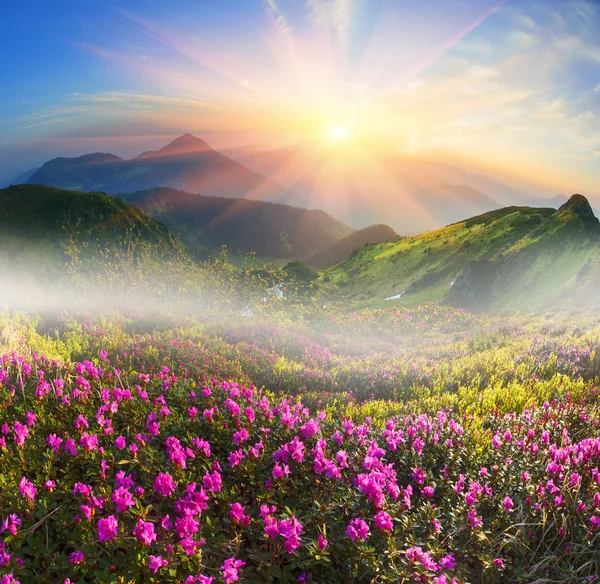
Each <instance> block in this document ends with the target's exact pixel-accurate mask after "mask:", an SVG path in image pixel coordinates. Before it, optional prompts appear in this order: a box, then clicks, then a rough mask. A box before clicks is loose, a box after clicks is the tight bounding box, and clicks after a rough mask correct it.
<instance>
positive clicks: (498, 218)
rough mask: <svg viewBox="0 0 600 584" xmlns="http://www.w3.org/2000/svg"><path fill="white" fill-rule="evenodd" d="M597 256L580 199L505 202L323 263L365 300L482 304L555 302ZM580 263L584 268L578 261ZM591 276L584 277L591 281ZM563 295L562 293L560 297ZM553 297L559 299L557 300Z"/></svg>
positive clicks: (587, 210)
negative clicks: (557, 203) (552, 204)
mask: <svg viewBox="0 0 600 584" xmlns="http://www.w3.org/2000/svg"><path fill="white" fill-rule="evenodd" d="M599 261H600V224H599V223H598V219H596V217H595V216H594V214H593V211H592V208H591V207H590V205H589V203H588V201H587V199H586V198H585V197H583V196H582V195H573V196H572V197H571V198H570V199H569V200H568V201H567V202H566V203H565V204H564V205H562V206H561V207H560V208H559V209H558V210H555V209H551V208H534V207H516V206H513V207H506V208H503V209H499V210H495V211H491V212H488V213H485V214H482V215H479V216H476V217H472V218H471V219H467V220H464V221H461V222H458V223H455V224H452V225H448V226H447V227H444V228H442V229H437V230H435V231H430V232H426V233H423V234H421V235H417V236H414V237H408V238H405V239H402V240H400V241H396V242H391V243H383V244H378V245H371V246H366V247H364V248H362V249H360V250H358V251H357V252H356V253H355V254H353V255H352V256H351V257H350V259H348V260H347V261H346V262H344V263H342V264H339V265H338V266H335V267H334V268H332V269H331V270H330V271H329V277H330V280H331V281H332V282H334V283H336V284H337V285H339V286H340V288H341V289H343V290H345V291H346V292H347V293H349V294H350V296H351V297H353V298H355V299H358V300H362V301H363V302H366V303H368V304H372V305H381V306H385V305H389V304H390V303H392V302H393V303H396V304H404V305H415V304H419V303H423V302H426V301H442V302H448V303H451V304H454V305H456V306H460V307H468V308H472V309H478V310H482V309H486V310H500V311H503V310H511V311H512V310H527V311H530V310H533V309H541V308H552V307H554V308H556V306H557V302H558V299H563V300H562V301H564V302H568V303H570V302H571V298H573V293H574V291H578V294H584V296H586V297H588V296H590V295H592V296H594V297H598V294H597V289H596V291H594V289H593V288H591V287H590V288H588V289H587V292H584V291H582V289H581V281H582V278H583V276H584V275H585V271H586V270H588V271H590V266H592V265H594V263H595V262H599ZM586 266H587V268H586ZM593 281H595V280H594V279H593V278H589V282H590V283H589V285H590V286H592V285H593V284H592V282H593ZM565 299H566V300H565ZM562 301H561V302H562Z"/></svg>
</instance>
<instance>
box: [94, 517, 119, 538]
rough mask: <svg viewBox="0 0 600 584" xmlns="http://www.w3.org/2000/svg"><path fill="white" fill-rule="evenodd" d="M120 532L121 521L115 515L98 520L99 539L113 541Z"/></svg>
mask: <svg viewBox="0 0 600 584" xmlns="http://www.w3.org/2000/svg"><path fill="white" fill-rule="evenodd" d="M118 533H119V523H118V521H117V518H116V517H115V516H114V515H109V516H108V517H106V518H105V519H100V520H98V541H112V540H113V539H114V538H115V537H116V536H117V535H118Z"/></svg>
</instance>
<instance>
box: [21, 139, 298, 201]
mask: <svg viewBox="0 0 600 584" xmlns="http://www.w3.org/2000/svg"><path fill="white" fill-rule="evenodd" d="M26 182H27V183H28V184H41V185H47V186H54V187H58V188H61V189H69V190H75V191H83V192H88V191H102V192H105V193H108V194H112V195H114V194H119V193H130V192H134V191H139V190H144V189H150V188H154V187H170V188H175V189H182V190H186V191H192V192H196V193H202V194H205V195H208V196H220V197H228V198H241V197H245V198H249V199H256V200H262V201H279V200H285V201H286V202H288V200H289V199H291V198H292V196H291V195H289V194H288V193H287V191H286V189H285V188H284V187H282V186H281V185H279V184H277V183H275V182H274V181H273V180H271V179H269V178H267V177H264V176H261V175H259V174H257V173H256V172H253V171H252V170H250V169H248V168H246V167H245V166H243V165H242V164H239V163H238V162H236V161H234V160H232V159H231V158H229V157H227V156H225V155H224V154H221V153H220V152H217V151H216V150H213V149H212V148H211V147H210V146H209V145H208V144H207V143H206V142H205V141H204V140H201V139H200V138H197V137H195V136H192V135H190V134H185V135H183V136H180V137H179V138H177V139H175V140H174V141H173V142H171V143H169V144H167V145H166V146H165V147H164V148H161V149H160V150H157V151H149V152H143V153H142V154H140V155H138V156H136V157H135V158H131V159H123V158H120V157H119V156H115V155H114V154H107V153H100V152H97V153H94V154H85V155H83V156H78V157H76V158H54V159H53V160H50V161H48V162H46V163H45V164H43V165H42V166H41V167H40V168H38V169H37V170H35V172H33V174H32V175H31V176H30V177H29V178H28V179H27V181H26Z"/></svg>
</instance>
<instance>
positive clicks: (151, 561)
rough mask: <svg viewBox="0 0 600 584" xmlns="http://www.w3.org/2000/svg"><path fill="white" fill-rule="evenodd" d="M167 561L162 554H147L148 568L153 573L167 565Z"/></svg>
mask: <svg viewBox="0 0 600 584" xmlns="http://www.w3.org/2000/svg"><path fill="white" fill-rule="evenodd" d="M168 564H169V562H168V561H167V560H164V559H163V557H162V556H148V569H149V570H152V571H153V572H154V573H155V574H156V572H158V571H159V570H160V569H161V568H162V567H163V566H167V565H168Z"/></svg>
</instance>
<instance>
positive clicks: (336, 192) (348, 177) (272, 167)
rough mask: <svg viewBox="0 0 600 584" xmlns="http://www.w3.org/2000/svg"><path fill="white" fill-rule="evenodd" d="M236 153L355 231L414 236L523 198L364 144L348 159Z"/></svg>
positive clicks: (317, 153) (314, 151)
mask: <svg viewBox="0 0 600 584" xmlns="http://www.w3.org/2000/svg"><path fill="white" fill-rule="evenodd" d="M238 155H239V157H240V160H241V161H242V162H243V163H244V164H245V165H247V166H248V167H250V168H252V169H254V170H256V171H257V172H260V173H262V174H265V175H267V176H270V177H272V178H273V179H274V180H276V181H277V182H278V183H280V184H283V185H284V186H285V187H287V188H288V189H289V190H290V191H291V192H293V193H295V195H296V199H295V201H294V203H293V204H294V205H298V206H303V207H306V206H310V205H311V204H313V202H314V201H318V206H319V208H321V209H323V210H325V211H327V212H328V213H331V214H332V215H334V216H335V217H339V218H340V219H341V220H342V221H345V222H346V223H348V224H349V225H352V226H354V227H363V226H365V225H369V224H376V223H386V224H389V225H391V226H392V228H393V229H395V230H396V231H397V232H398V233H406V232H410V233H415V232H418V231H422V230H426V229H433V228H436V227H439V226H441V225H446V224H448V223H451V222H453V221H457V220H459V219H461V218H462V217H467V216H470V215H475V214H478V213H483V212H485V211H490V210H493V209H498V208H500V207H501V206H502V205H503V204H506V203H507V202H510V201H511V200H512V198H513V197H515V198H517V197H518V194H517V193H515V192H513V191H512V189H511V188H510V187H508V186H506V185H502V184H501V183H498V182H496V181H494V180H492V179H489V178H487V177H484V176H483V175H477V174H474V173H469V172H467V171H465V170H463V169H460V168H458V167H453V166H451V165H446V164H440V163H435V162H426V161H420V160H415V159H412V158H408V157H402V156H400V155H392V154H389V153H387V152H379V151H376V150H372V149H370V147H368V146H367V145H365V147H364V148H363V149H359V151H358V152H357V153H354V154H353V155H348V156H347V157H346V155H340V156H336V153H335V152H331V151H327V150H323V149H322V150H319V149H318V148H316V147H315V148H310V149H305V148H304V149H303V148H283V149H278V150H268V151H256V152H242V151H240V152H239V153H238ZM496 194H499V195H500V194H501V195H503V197H502V198H501V199H500V198H496ZM513 204H514V203H513Z"/></svg>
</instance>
